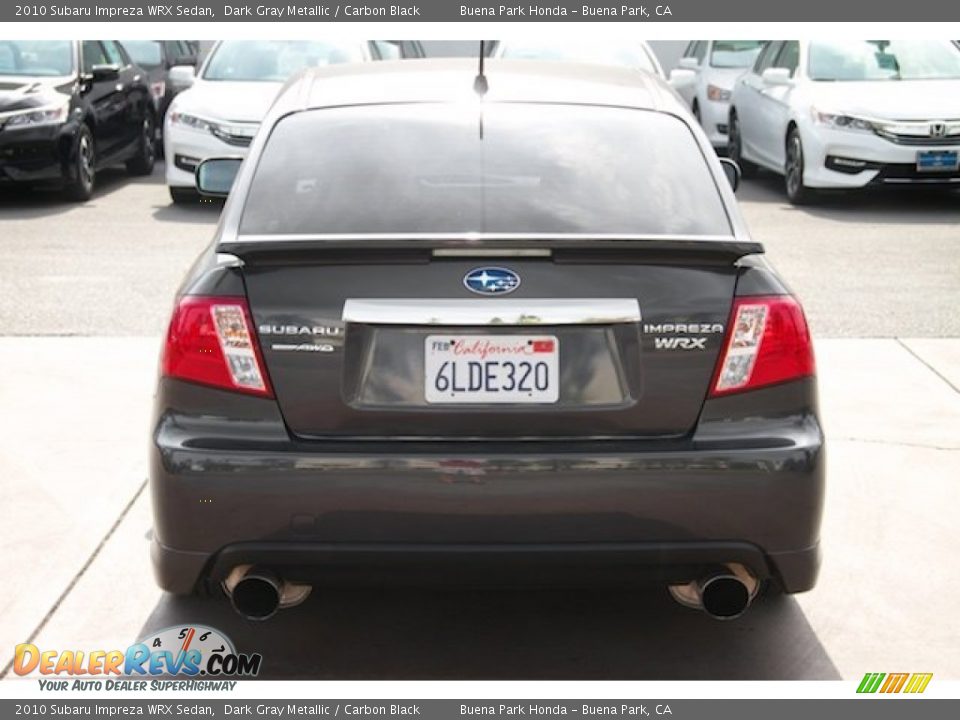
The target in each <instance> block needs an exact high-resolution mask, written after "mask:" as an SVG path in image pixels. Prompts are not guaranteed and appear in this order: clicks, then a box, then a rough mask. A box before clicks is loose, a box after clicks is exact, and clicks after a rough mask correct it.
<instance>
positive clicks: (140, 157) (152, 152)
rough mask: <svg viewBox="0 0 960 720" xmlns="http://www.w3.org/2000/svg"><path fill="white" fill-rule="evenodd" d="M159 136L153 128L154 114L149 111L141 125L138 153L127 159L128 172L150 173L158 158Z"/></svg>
mask: <svg viewBox="0 0 960 720" xmlns="http://www.w3.org/2000/svg"><path fill="white" fill-rule="evenodd" d="M156 143H157V138H156V133H155V131H154V129H153V116H152V115H150V113H147V114H146V116H144V118H143V123H142V124H141V125H140V141H139V142H138V143H137V152H136V154H135V155H134V156H133V157H132V158H130V159H129V160H127V172H128V173H130V174H131V175H149V174H150V173H152V172H153V164H154V163H155V162H156V160H157V145H156Z"/></svg>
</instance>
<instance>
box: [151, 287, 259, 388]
mask: <svg viewBox="0 0 960 720" xmlns="http://www.w3.org/2000/svg"><path fill="white" fill-rule="evenodd" d="M252 326H253V323H252V322H251V321H250V310H249V309H248V308H247V303H246V300H244V299H243V298H240V297H199V296H191V295H188V296H185V297H183V298H181V300H180V303H179V304H178V305H177V308H176V310H175V311H174V313H173V317H172V318H171V320H170V329H169V330H168V331H167V341H166V343H165V345H164V348H163V360H162V363H161V367H162V372H163V374H164V375H165V376H167V377H172V378H177V379H180V380H189V381H191V382H197V383H202V384H204V385H211V386H213V387H218V388H224V389H226V390H237V391H240V392H246V393H251V394H253V395H260V396H262V397H273V392H272V391H271V389H270V382H269V380H268V379H267V374H266V373H265V372H264V370H263V368H264V365H263V358H262V357H261V356H260V348H259V346H258V345H257V339H256V338H255V337H254V336H253V334H252V333H251V332H250V328H251V327H252Z"/></svg>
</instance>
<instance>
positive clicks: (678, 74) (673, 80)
mask: <svg viewBox="0 0 960 720" xmlns="http://www.w3.org/2000/svg"><path fill="white" fill-rule="evenodd" d="M696 79H697V74H696V73H695V72H693V70H688V69H687V68H674V69H673V70H671V71H670V79H669V81H668V82H669V83H670V87H672V88H673V89H674V90H680V89H682V88H687V87H690V86H691V85H693V83H694V82H696Z"/></svg>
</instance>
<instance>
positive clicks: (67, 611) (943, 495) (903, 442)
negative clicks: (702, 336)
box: [0, 337, 960, 679]
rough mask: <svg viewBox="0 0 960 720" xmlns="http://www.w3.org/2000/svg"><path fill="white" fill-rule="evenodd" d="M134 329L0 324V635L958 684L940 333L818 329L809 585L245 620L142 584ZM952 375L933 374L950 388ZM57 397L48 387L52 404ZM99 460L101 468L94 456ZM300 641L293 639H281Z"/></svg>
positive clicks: (330, 610)
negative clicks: (777, 593)
mask: <svg viewBox="0 0 960 720" xmlns="http://www.w3.org/2000/svg"><path fill="white" fill-rule="evenodd" d="M157 347H158V340H157V339H155V338H109V339H108V338H9V337H8V338H0V377H2V378H5V379H9V378H16V379H17V380H16V382H13V383H11V382H4V383H2V384H0V406H2V407H3V408H4V413H3V414H2V415H0V436H3V437H5V443H4V447H5V448H13V449H14V450H15V452H13V453H10V452H4V454H3V455H2V456H0V490H2V491H3V493H4V497H5V498H7V501H6V502H5V503H4V504H3V506H2V508H3V510H2V512H3V514H4V516H3V524H2V528H3V532H2V536H0V543H2V547H3V553H2V555H0V563H2V564H0V571H2V572H3V577H7V578H16V582H10V583H7V584H6V585H5V586H4V589H3V590H0V612H2V616H3V617H4V622H3V623H2V626H0V648H2V649H3V650H2V652H3V653H4V655H5V657H4V663H6V662H7V661H8V660H9V653H10V652H12V649H13V646H14V645H15V644H16V643H19V642H24V641H26V640H27V639H32V641H33V642H35V643H37V644H38V645H40V646H42V647H46V648H60V649H63V648H67V647H75V648H88V649H92V648H102V649H108V648H113V647H125V646H126V644H127V643H128V642H130V641H131V640H133V639H135V638H136V637H138V636H139V635H140V634H141V633H144V632H148V631H151V630H157V629H160V628H162V627H166V626H169V625H176V624H180V623H185V622H206V623H208V624H211V625H213V626H215V627H218V628H220V629H222V630H224V631H225V632H227V633H228V634H229V635H230V636H231V637H232V638H233V639H234V641H235V642H237V644H238V645H239V646H240V648H241V649H246V650H249V651H259V652H263V653H264V656H265V671H266V674H267V675H269V676H273V677H278V676H284V677H329V678H332V677H346V678H351V677H353V678H355V677H365V678H407V677H421V678H455V677H456V678H484V677H502V678H516V677H531V678H532V677H537V678H612V679H615V678H702V679H710V678H712V679H719V678H741V679H790V678H808V679H814V678H817V679H830V678H836V677H844V678H848V679H849V678H854V677H857V676H859V675H862V673H864V672H866V671H868V670H871V669H876V668H878V667H879V668H895V669H900V668H906V669H909V670H916V671H921V670H922V671H927V672H934V673H936V674H937V676H938V677H948V678H960V645H958V643H957V642H956V636H955V630H954V629H953V627H952V617H953V616H954V615H955V613H956V609H957V600H956V598H958V597H960V574H958V572H957V570H956V562H955V557H954V554H955V549H956V547H958V540H960V530H958V526H957V523H956V508H957V507H960V482H958V480H960V392H958V389H957V388H958V385H957V383H956V380H957V378H958V377H960V340H958V339H935V340H932V339H927V340H902V341H901V340H896V339H881V340H869V339H840V340H819V341H818V342H817V355H818V363H819V375H820V383H821V397H822V404H823V416H824V423H825V427H826V431H827V435H828V441H829V449H828V468H829V470H828V472H829V474H828V487H829V490H828V503H827V510H826V517H825V524H824V531H823V542H824V553H825V563H824V568H823V574H822V576H821V582H820V584H819V585H818V587H817V588H816V589H815V590H814V591H812V592H810V593H807V594H804V595H800V596H795V597H786V598H775V599H773V600H772V601H767V602H764V603H762V604H760V605H759V606H758V607H756V608H754V609H753V610H752V611H751V612H750V613H748V614H747V615H746V616H745V617H744V618H743V619H741V620H739V621H737V622H734V623H717V622H714V621H710V620H709V619H708V618H706V617H705V616H702V615H700V614H697V613H693V612H691V611H687V610H684V609H682V608H680V607H678V606H676V605H674V604H673V603H672V602H671V601H670V600H668V599H667V598H666V597H665V593H662V592H658V591H656V590H654V591H651V592H649V593H639V594H638V593H635V592H631V593H611V592H609V591H607V592H603V593H600V592H596V591H590V590H584V591H580V592H566V593H560V594H557V593H550V592H543V591H538V592H523V593H521V592H504V591H489V592H482V593H477V592H469V593H467V592H455V591H444V592H439V591H422V592H415V591H403V590H391V591H384V592H381V593H377V592H370V591H338V592H334V593H326V594H324V595H323V596H320V597H314V598H311V599H310V600H309V601H308V602H307V603H306V604H305V605H303V606H301V607H299V608H296V609H294V610H291V611H288V612H284V613H281V614H280V615H279V616H278V617H277V618H276V619H275V620H274V621H271V622H268V623H263V624H257V625H250V624H247V623H244V622H242V621H240V620H239V619H238V618H237V617H236V616H235V615H234V614H233V613H232V611H230V610H229V608H228V607H227V605H226V603H225V602H215V601H197V600H189V599H187V600H184V599H176V598H171V597H166V596H163V595H162V594H161V593H160V592H159V591H158V590H157V589H156V588H155V587H154V585H153V582H152V578H151V576H150V572H149V565H148V557H147V547H148V541H147V538H148V533H149V527H150V518H149V502H148V497H147V493H145V492H144V491H143V479H144V477H145V474H146V468H145V459H146V453H145V450H146V443H147V417H148V413H149V403H150V384H151V382H152V378H153V371H154V367H155V362H156V350H157ZM951 383H952V384H951ZM65 399H68V401H67V402H65ZM105 458H106V462H105V461H104V459H105ZM303 638H310V639H311V641H310V642H306V643H305V642H303Z"/></svg>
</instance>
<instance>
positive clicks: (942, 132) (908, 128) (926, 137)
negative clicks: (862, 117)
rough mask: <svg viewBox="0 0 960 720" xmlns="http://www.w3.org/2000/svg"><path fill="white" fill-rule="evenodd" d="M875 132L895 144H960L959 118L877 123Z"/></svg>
mask: <svg viewBox="0 0 960 720" xmlns="http://www.w3.org/2000/svg"><path fill="white" fill-rule="evenodd" d="M875 132H876V133H877V135H879V136H880V137H882V138H886V139H887V140H889V141H890V142H894V143H896V144H897V145H914V146H935V145H960V120H924V121H910V122H897V123H889V124H877V125H876V129H875Z"/></svg>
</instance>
